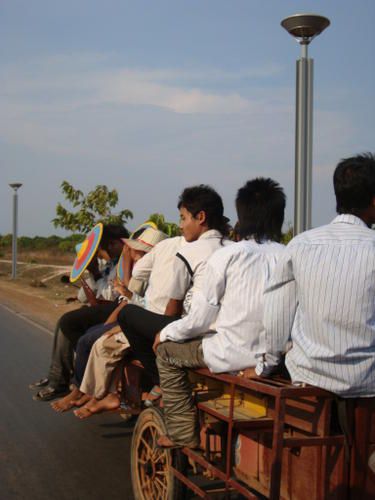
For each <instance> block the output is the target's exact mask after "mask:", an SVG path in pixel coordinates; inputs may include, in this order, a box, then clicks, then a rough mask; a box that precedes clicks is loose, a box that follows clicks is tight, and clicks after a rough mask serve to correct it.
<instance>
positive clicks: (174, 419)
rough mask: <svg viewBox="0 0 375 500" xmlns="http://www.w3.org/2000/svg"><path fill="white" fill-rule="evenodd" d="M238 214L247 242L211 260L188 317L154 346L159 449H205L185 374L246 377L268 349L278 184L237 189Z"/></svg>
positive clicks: (280, 212) (280, 206)
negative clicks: (267, 302) (266, 306)
mask: <svg viewBox="0 0 375 500" xmlns="http://www.w3.org/2000/svg"><path fill="white" fill-rule="evenodd" d="M236 208H237V214H238V221H239V224H238V232H239V236H240V239H241V241H239V242H238V243H234V244H232V245H230V246H227V247H225V248H222V249H220V250H217V251H216V252H215V253H214V254H213V255H212V256H211V258H210V259H209V260H208V262H207V266H206V269H205V272H204V275H203V277H202V283H203V284H202V288H201V289H200V290H199V291H198V292H197V293H196V294H194V296H193V300H192V305H191V309H190V311H189V313H188V315H187V316H185V317H184V318H182V319H180V320H179V321H175V322H173V323H171V324H169V325H168V326H166V327H165V328H164V329H163V330H162V331H161V332H160V334H159V335H158V337H157V339H156V342H155V348H157V354H158V357H157V364H158V368H159V374H160V385H161V389H162V393H163V406H164V417H165V423H166V426H167V431H168V436H162V437H161V438H160V439H159V442H158V444H159V445H160V446H165V447H171V446H174V445H177V446H189V447H196V446H197V445H198V444H199V433H198V429H197V421H196V410H195V406H194V401H193V398H192V394H191V387H190V384H189V381H188V372H187V370H186V369H187V368H198V367H208V368H209V369H210V370H211V371H213V372H226V371H236V370H241V369H244V368H248V367H252V366H255V364H256V360H255V358H256V356H257V355H258V354H259V353H260V352H262V351H263V349H264V327H263V323H262V320H263V291H264V288H265V286H266V283H267V281H268V279H269V276H270V274H271V273H272V271H273V269H274V267H275V265H276V262H277V260H278V259H279V258H280V256H281V254H282V252H283V249H284V247H283V246H282V245H280V244H279V243H277V241H279V240H280V237H281V227H282V224H283V220H284V209H285V195H284V193H283V190H282V189H281V187H280V186H279V185H278V184H277V183H276V182H274V181H273V180H271V179H263V178H258V179H254V180H253V181H249V182H247V183H246V184H245V186H243V187H242V188H241V189H239V191H238V194H237V199H236ZM213 325H215V331H214V332H213V330H212V326H213ZM202 335H203V338H202ZM197 337H200V338H199V339H196V338H197ZM192 339H194V340H192ZM158 342H161V344H160V345H158ZM157 345H158V347H157Z"/></svg>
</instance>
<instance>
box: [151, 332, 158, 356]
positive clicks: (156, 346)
mask: <svg viewBox="0 0 375 500" xmlns="http://www.w3.org/2000/svg"><path fill="white" fill-rule="evenodd" d="M159 344H160V332H159V333H157V334H156V337H155V340H154V343H153V345H152V349H153V351H154V353H155V354H157V349H158V346H159Z"/></svg>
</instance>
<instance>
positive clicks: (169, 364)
mask: <svg viewBox="0 0 375 500" xmlns="http://www.w3.org/2000/svg"><path fill="white" fill-rule="evenodd" d="M157 365H158V369H159V375H160V386H161V389H162V392H163V406H164V419H165V424H166V427H167V431H168V436H169V438H170V439H171V440H172V441H173V442H174V443H175V444H178V445H182V446H189V447H191V448H195V447H197V446H198V445H199V442H200V440H199V426H198V419H197V410H196V407H195V404H194V399H193V396H192V388H191V384H190V381H189V376H188V370H187V369H188V368H203V367H206V364H205V362H204V359H203V350H202V339H198V340H191V341H190V342H185V343H183V344H179V343H177V342H165V343H163V344H160V345H159V347H158V356H157Z"/></svg>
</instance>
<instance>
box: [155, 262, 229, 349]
mask: <svg viewBox="0 0 375 500" xmlns="http://www.w3.org/2000/svg"><path fill="white" fill-rule="evenodd" d="M204 278H205V279H204V286H203V288H202V289H201V290H198V291H197V292H195V293H194V295H193V300H192V304H191V308H190V311H189V314H187V315H186V316H185V317H184V318H182V319H180V320H177V321H174V322H173V323H170V324H169V325H167V326H166V327H165V328H164V329H163V330H162V331H161V333H160V341H161V342H165V341H166V340H172V341H174V342H183V341H185V340H188V339H191V338H193V337H197V336H199V335H202V334H203V333H207V332H208V331H209V330H210V325H211V324H212V323H214V322H215V320H216V318H217V315H218V312H219V309H220V302H221V299H222V297H223V295H224V291H225V279H224V276H223V275H220V274H218V273H217V272H216V271H215V269H214V267H213V266H212V265H209V264H208V265H207V266H206V270H205V273H204Z"/></svg>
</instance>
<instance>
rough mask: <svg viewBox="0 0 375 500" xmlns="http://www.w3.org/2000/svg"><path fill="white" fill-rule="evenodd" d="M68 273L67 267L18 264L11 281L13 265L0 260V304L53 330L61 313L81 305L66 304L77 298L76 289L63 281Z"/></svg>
mask: <svg viewBox="0 0 375 500" xmlns="http://www.w3.org/2000/svg"><path fill="white" fill-rule="evenodd" d="M69 271H70V267H68V266H51V265H43V264H35V263H23V264H21V263H18V265H17V278H16V279H15V280H12V279H11V263H9V262H4V261H0V304H3V305H5V306H7V307H9V308H11V309H13V310H15V311H17V312H18V313H21V314H22V315H24V316H26V317H28V318H29V319H31V320H33V321H35V322H36V323H38V324H41V325H42V326H44V327H46V328H48V329H49V330H53V329H54V326H55V324H56V321H57V320H58V318H59V317H60V316H61V315H62V314H64V313H65V312H67V311H71V310H72V309H76V308H78V307H80V305H81V304H80V303H79V302H78V301H75V302H67V299H69V298H75V297H76V296H77V288H76V287H75V286H73V285H72V284H69V283H63V282H61V276H63V275H68V274H69Z"/></svg>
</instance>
